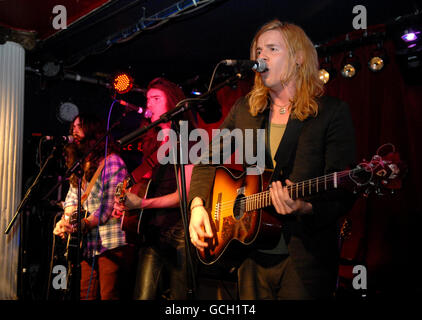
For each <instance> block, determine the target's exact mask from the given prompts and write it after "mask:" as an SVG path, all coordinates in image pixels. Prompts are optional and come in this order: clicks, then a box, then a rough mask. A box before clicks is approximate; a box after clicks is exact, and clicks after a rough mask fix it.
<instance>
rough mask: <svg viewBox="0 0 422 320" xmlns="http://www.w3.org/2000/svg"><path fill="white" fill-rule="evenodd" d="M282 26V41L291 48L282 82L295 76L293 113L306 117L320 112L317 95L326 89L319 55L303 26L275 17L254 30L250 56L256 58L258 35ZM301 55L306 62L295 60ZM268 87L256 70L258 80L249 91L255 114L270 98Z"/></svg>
mask: <svg viewBox="0 0 422 320" xmlns="http://www.w3.org/2000/svg"><path fill="white" fill-rule="evenodd" d="M270 30H279V31H280V32H281V34H282V37H283V41H284V42H285V44H286V48H287V49H288V59H289V61H288V65H289V68H288V70H286V72H285V73H284V77H283V79H280V81H281V83H282V84H283V85H285V84H287V83H288V82H289V81H290V80H292V79H293V81H295V84H296V93H295V96H294V97H293V101H292V108H291V113H292V116H293V117H296V118H297V119H299V120H304V119H306V118H307V117H309V116H316V115H317V114H318V104H317V101H316V98H317V97H319V96H321V95H322V93H323V83H322V81H321V80H320V79H319V77H318V69H319V63H318V55H317V52H316V50H315V48H314V46H313V44H312V42H311V40H310V39H309V38H308V36H307V35H306V34H305V32H304V31H303V30H302V28H300V27H298V26H297V25H294V24H291V23H284V22H281V21H279V20H272V21H270V22H268V23H266V24H265V25H264V26H262V27H261V29H260V30H259V31H258V32H257V33H256V34H255V37H254V39H253V41H252V44H251V48H250V57H251V59H252V60H256V58H257V57H256V47H257V41H258V38H259V37H260V36H261V35H262V34H263V33H264V32H267V31H270ZM298 54H300V55H301V56H302V58H303V59H302V60H303V62H302V63H300V64H297V63H296V58H297V55H298ZM269 90H270V89H269V88H267V87H265V86H264V83H263V82H262V79H261V76H260V74H258V73H257V74H255V82H254V86H253V88H252V90H251V92H250V93H249V94H248V101H249V106H250V109H249V112H250V113H251V114H252V115H253V116H256V115H257V114H258V113H261V112H263V111H264V110H265V109H266V108H267V104H268V99H269Z"/></svg>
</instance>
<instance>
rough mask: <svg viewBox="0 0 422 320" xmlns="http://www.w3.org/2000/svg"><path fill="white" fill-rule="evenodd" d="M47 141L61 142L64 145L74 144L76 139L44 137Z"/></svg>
mask: <svg viewBox="0 0 422 320" xmlns="http://www.w3.org/2000/svg"><path fill="white" fill-rule="evenodd" d="M44 139H45V140H54V141H59V142H64V143H72V142H73V141H74V140H75V138H74V137H73V136H57V137H55V136H45V137H44Z"/></svg>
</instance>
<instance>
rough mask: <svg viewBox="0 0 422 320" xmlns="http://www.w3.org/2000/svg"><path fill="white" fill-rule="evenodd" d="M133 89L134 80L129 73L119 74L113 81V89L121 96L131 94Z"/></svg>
mask: <svg viewBox="0 0 422 320" xmlns="http://www.w3.org/2000/svg"><path fill="white" fill-rule="evenodd" d="M132 87H133V78H132V77H131V76H130V75H128V74H127V73H119V74H117V75H116V76H115V77H114V79H113V88H114V90H116V92H117V93H119V94H124V93H127V92H129V91H130V90H131V89H132Z"/></svg>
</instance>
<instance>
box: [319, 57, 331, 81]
mask: <svg viewBox="0 0 422 320" xmlns="http://www.w3.org/2000/svg"><path fill="white" fill-rule="evenodd" d="M334 76H335V69H334V67H333V64H332V62H331V57H325V58H324V61H323V62H322V63H321V68H320V70H319V79H320V80H321V81H322V82H323V83H324V84H326V83H327V82H328V81H330V80H331V79H332V78H333V77H334Z"/></svg>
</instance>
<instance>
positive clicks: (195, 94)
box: [191, 89, 202, 96]
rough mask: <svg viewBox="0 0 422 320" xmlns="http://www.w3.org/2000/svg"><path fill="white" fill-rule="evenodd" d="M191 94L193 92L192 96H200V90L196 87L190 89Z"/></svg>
mask: <svg viewBox="0 0 422 320" xmlns="http://www.w3.org/2000/svg"><path fill="white" fill-rule="evenodd" d="M191 94H193V95H194V96H200V95H201V94H202V92H201V91H200V90H198V89H192V91H191Z"/></svg>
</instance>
